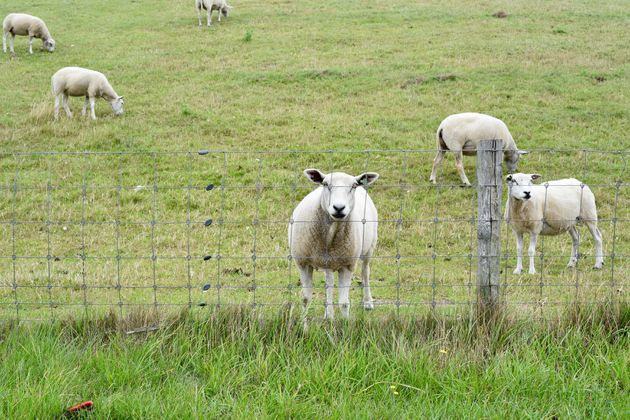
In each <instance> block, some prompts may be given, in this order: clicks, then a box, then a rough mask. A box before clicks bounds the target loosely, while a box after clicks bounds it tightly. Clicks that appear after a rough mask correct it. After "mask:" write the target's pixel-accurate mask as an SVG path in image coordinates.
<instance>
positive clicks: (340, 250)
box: [289, 169, 379, 328]
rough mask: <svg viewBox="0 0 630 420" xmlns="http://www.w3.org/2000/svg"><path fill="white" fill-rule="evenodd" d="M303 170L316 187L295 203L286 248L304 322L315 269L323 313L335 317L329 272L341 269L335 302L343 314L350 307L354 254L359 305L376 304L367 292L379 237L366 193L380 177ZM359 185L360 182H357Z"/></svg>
mask: <svg viewBox="0 0 630 420" xmlns="http://www.w3.org/2000/svg"><path fill="white" fill-rule="evenodd" d="M304 174H305V175H306V177H307V178H308V179H310V180H311V181H312V182H314V183H315V184H318V185H319V186H320V187H319V188H317V189H315V190H314V191H312V192H311V193H309V194H308V195H307V196H306V197H304V199H303V200H302V201H301V202H300V203H299V204H298V205H297V207H296V208H295V210H294V211H293V215H292V216H291V221H290V223H289V248H290V254H291V257H292V259H293V260H294V261H295V263H296V265H297V267H298V270H299V271H300V281H301V283H302V302H303V307H304V314H305V318H304V323H305V324H304V326H305V328H306V312H307V309H308V305H309V303H310V301H311V298H312V296H313V270H314V269H323V270H324V273H325V278H326V308H325V313H324V315H325V318H327V319H332V318H333V317H334V307H333V287H334V278H333V272H334V271H337V272H338V273H339V306H340V309H341V313H342V315H343V316H344V317H345V318H348V316H349V310H350V299H349V292H350V283H351V280H352V274H353V272H354V269H355V265H356V262H357V260H358V259H361V261H362V263H363V269H362V273H361V281H362V282H363V307H364V308H365V309H366V310H370V309H373V308H374V303H373V301H372V294H371V292H370V259H371V257H372V254H373V253H374V248H375V247H376V239H377V228H378V213H377V211H376V207H375V206H374V203H373V202H372V199H371V198H370V196H369V195H368V193H367V187H368V185H372V184H373V183H374V182H375V181H376V179H377V178H378V176H379V175H378V174H377V173H375V172H365V173H362V174H361V175H359V176H352V175H348V174H345V173H343V172H332V173H330V174H324V173H322V172H320V171H319V170H317V169H307V170H305V171H304ZM360 187H363V188H360Z"/></svg>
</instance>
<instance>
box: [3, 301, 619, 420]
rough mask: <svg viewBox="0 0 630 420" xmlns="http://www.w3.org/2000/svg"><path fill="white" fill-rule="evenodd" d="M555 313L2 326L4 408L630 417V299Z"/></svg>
mask: <svg viewBox="0 0 630 420" xmlns="http://www.w3.org/2000/svg"><path fill="white" fill-rule="evenodd" d="M605 312H606V313H599V314H596V313H591V312H584V311H574V312H572V314H573V315H572V316H565V317H563V318H561V319H560V320H556V321H554V322H550V323H548V324H531V323H523V322H514V321H510V320H509V319H508V318H504V319H502V320H499V322H497V323H496V324H495V326H494V327H493V328H492V329H488V328H486V327H484V326H483V325H482V324H479V323H476V322H474V320H472V319H469V318H468V317H466V316H463V318H459V319H454V320H448V319H444V318H442V319H437V318H433V317H431V316H428V317H416V318H413V319H408V318H391V319H387V320H380V321H375V320H374V319H370V318H367V317H360V318H358V319H356V320H354V321H352V322H350V323H333V324H328V323H324V324H316V325H313V326H312V327H311V329H310V330H309V333H308V334H306V335H305V334H304V333H303V332H302V329H301V323H300V320H299V318H298V317H296V316H294V315H291V313H290V312H288V311H286V310H283V311H280V312H279V313H278V314H276V315H274V316H272V317H268V316H265V317H260V316H259V315H260V314H258V313H256V312H252V311H249V310H245V311H243V310H229V311H226V310H219V311H214V312H212V313H210V314H208V313H197V314H195V313H189V314H187V315H186V314H184V315H182V316H180V317H177V318H170V319H168V320H163V322H162V329H161V330H159V331H157V332H153V333H149V334H148V336H145V335H144V334H142V333H139V334H135V335H131V336H129V335H126V334H125V333H124V332H123V331H125V330H126V329H128V328H132V327H133V326H136V327H137V326H142V325H150V324H151V323H152V321H155V320H154V319H151V317H149V318H146V317H141V316H139V315H138V314H136V317H135V318H130V319H125V320H122V319H117V318H116V317H115V316H109V317H104V318H98V319H92V320H83V321H70V322H54V323H52V324H45V325H37V326H32V327H13V328H5V330H4V331H3V332H2V333H1V334H0V355H1V356H2V359H3V363H2V365H1V366H0V380H1V383H2V387H1V388H0V415H2V417H3V418H19V417H29V418H33V417H35V418H50V417H51V416H55V415H59V414H61V413H62V412H63V410H64V408H65V407H68V406H71V405H74V404H75V403H78V402H81V401H84V400H88V399H89V400H92V401H93V402H94V404H95V409H94V412H93V416H91V417H93V418H138V417H142V418H163V417H164V416H167V417H178V418H209V417H224V416H229V417H232V418H234V417H236V418H243V417H252V416H253V417H273V418H275V417H283V418H286V417H291V418H298V417H299V418H313V417H322V416H324V417H333V418H339V417H352V418H357V417H359V418H364V417H370V418H372V417H376V418H381V417H385V418H391V417H402V418H418V417H430V418H434V417H450V418H463V417H465V418H505V417H508V418H523V417H525V418H554V417H555V418H611V419H613V418H624V417H627V415H628V412H629V410H630V403H629V402H628V398H627V390H628V387H629V386H630V372H629V371H628V366H629V365H628V346H629V345H630V341H629V340H628V328H629V327H630V325H629V324H628V320H629V318H628V316H629V313H628V310H627V308H626V309H619V310H618V311H617V312H615V311H611V310H605Z"/></svg>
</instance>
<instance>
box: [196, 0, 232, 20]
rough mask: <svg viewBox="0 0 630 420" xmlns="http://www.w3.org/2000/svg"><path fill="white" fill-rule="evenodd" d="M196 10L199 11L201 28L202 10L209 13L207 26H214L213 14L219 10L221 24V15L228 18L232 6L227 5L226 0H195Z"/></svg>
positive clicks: (198, 18)
mask: <svg viewBox="0 0 630 420" xmlns="http://www.w3.org/2000/svg"><path fill="white" fill-rule="evenodd" d="M195 8H196V9H197V20H198V21H199V26H201V9H203V10H206V11H207V13H208V18H207V25H208V26H211V25H212V12H213V11H214V10H217V11H218V12H219V22H221V15H223V16H225V17H227V16H228V13H229V12H230V10H232V6H230V5H229V4H227V2H226V1H225V0H195Z"/></svg>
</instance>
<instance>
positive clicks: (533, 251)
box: [527, 232, 538, 274]
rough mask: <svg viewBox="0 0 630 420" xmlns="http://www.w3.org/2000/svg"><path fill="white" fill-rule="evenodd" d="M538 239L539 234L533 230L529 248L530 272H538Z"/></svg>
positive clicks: (530, 235)
mask: <svg viewBox="0 0 630 420" xmlns="http://www.w3.org/2000/svg"><path fill="white" fill-rule="evenodd" d="M536 241H538V234H537V233H534V232H531V233H530V234H529V249H528V250H527V255H529V274H536V264H535V262H536V261H535V260H536Z"/></svg>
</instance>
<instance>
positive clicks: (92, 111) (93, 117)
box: [90, 96, 96, 120]
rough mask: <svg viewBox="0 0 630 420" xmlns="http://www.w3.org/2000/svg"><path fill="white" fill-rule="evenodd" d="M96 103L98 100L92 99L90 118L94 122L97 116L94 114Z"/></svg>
mask: <svg viewBox="0 0 630 420" xmlns="http://www.w3.org/2000/svg"><path fill="white" fill-rule="evenodd" d="M95 102H96V98H95V97H93V96H92V97H90V117H91V118H92V120H95V119H96V114H95V113H94V105H95Z"/></svg>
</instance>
